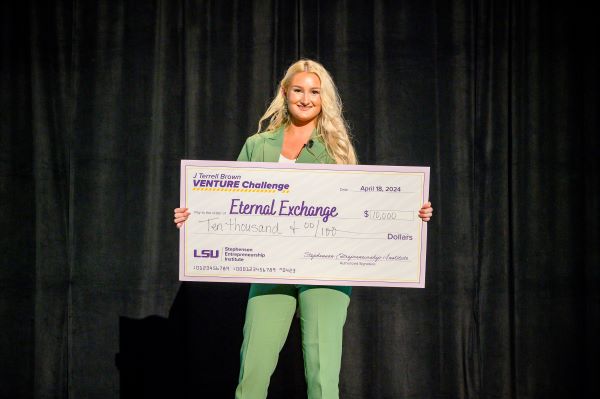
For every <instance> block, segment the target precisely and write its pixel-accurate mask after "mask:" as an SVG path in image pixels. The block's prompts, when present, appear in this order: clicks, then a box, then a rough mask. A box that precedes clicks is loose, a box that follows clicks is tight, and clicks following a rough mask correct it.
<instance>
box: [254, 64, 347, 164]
mask: <svg viewBox="0 0 600 399" xmlns="http://www.w3.org/2000/svg"><path fill="white" fill-rule="evenodd" d="M298 72H311V73H314V74H315V75H317V76H318V77H319V79H320V80H321V113H320V114H319V116H318V117H317V125H316V129H317V135H318V136H319V137H321V138H322V139H323V142H324V143H325V147H326V148H327V152H328V153H329V155H330V156H331V157H332V158H333V159H334V160H335V162H336V163H338V164H352V165H354V164H356V163H357V159H356V152H355V151H354V146H353V145H352V141H351V139H350V134H349V133H348V125H347V123H346V120H345V119H344V117H343V115H342V100H341V99H340V95H339V94H338V91H337V88H336V86H335V83H333V79H332V78H331V75H330V74H329V72H327V70H326V69H325V68H324V67H323V65H321V64H319V63H318V62H315V61H312V60H308V59H302V60H299V61H296V62H294V63H293V64H292V65H290V67H289V68H288V70H287V72H286V73H285V76H284V77H283V79H282V80H281V83H280V84H279V86H278V87H277V93H276V94H275V98H273V101H271V104H269V107H268V108H267V110H266V111H265V113H264V114H263V116H261V118H260V119H259V121H258V131H257V133H260V132H262V131H264V130H263V127H262V126H263V123H264V122H265V121H268V123H269V124H268V126H267V128H266V130H267V131H271V130H275V129H278V128H279V127H281V126H284V127H287V126H289V124H290V123H291V120H290V117H289V113H288V112H287V104H286V99H285V96H284V95H283V92H284V91H286V92H287V89H288V87H289V85H290V82H291V81H292V77H293V76H294V75H295V74H297V73H298Z"/></svg>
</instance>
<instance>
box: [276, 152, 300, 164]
mask: <svg viewBox="0 0 600 399" xmlns="http://www.w3.org/2000/svg"><path fill="white" fill-rule="evenodd" d="M279 163H296V160H295V159H289V158H286V157H284V156H283V155H281V154H279Z"/></svg>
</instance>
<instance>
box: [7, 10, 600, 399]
mask: <svg viewBox="0 0 600 399" xmlns="http://www.w3.org/2000/svg"><path fill="white" fill-rule="evenodd" d="M553 4H555V3H553V2H544V1H517V0H510V1H509V0H507V1H467V0H453V1H439V2H436V1H431V0H430V1H422V0H418V1H376V2H373V3H371V2H368V1H353V0H347V1H342V0H339V1H316V0H313V1H309V0H296V1H284V0H279V1H277V0H271V1H268V0H265V1H243V0H239V1H216V0H215V1H166V0H155V1H110V2H107V1H77V0H71V1H68V0H65V1H54V2H41V1H40V2H37V1H30V2H3V3H2V5H0V10H1V12H0V29H1V31H2V34H1V35H0V43H1V50H0V57H1V64H0V68H1V75H0V76H1V79H0V86H1V90H0V98H1V111H0V132H1V134H0V195H1V197H0V198H1V199H0V215H1V216H0V232H1V234H2V239H1V240H0V262H1V268H0V326H1V327H0V397H2V398H30V397H34V398H118V397H121V398H139V397H162V398H166V397H181V398H188V397H189V398H192V397H194V398H204V397H206V398H228V397H233V390H234V387H235V382H236V379H237V373H238V368H239V365H238V361H239V354H238V353H239V352H238V351H239V346H240V342H241V338H242V336H241V331H242V323H243V316H244V306H245V301H246V295H247V291H248V286H247V285H244V284H204V283H193V284H190V283H185V284H181V283H179V282H178V271H177V268H178V244H177V242H178V234H177V229H176V228H175V227H174V226H173V223H172V221H171V218H172V209H173V208H174V207H175V206H177V204H178V203H179V198H178V195H179V194H178V193H179V188H178V185H179V161H180V159H182V158H186V159H215V160H231V159H235V157H236V156H237V153H238V151H239V149H240V148H241V145H242V143H243V142H244V140H245V138H246V137H247V136H248V135H249V134H251V133H253V132H254V131H255V130H256V121H257V120H258V118H259V116H260V114H261V112H262V111H263V110H264V109H265V107H266V105H267V103H268V101H269V99H270V98H271V97H272V96H273V94H274V91H275V88H276V84H277V81H278V80H279V79H280V78H281V76H282V74H283V72H284V71H285V68H286V67H287V65H289V64H290V63H291V62H292V61H294V60H295V59H297V58H299V57H310V58H314V59H316V60H319V61H320V62H322V63H323V64H324V65H325V66H326V67H327V68H328V69H329V70H330V71H331V72H332V74H333V76H334V79H335V80H336V82H337V84H338V86H339V89H340V94H341V97H342V99H343V100H344V104H345V115H346V116H347V118H348V120H349V122H350V124H351V129H352V132H353V134H354V138H355V143H356V147H357V150H358V154H359V157H360V161H361V163H365V164H393V165H429V166H431V172H432V180H431V200H432V202H433V203H434V207H435V209H436V212H435V217H434V219H433V221H432V222H430V223H429V245H428V258H427V263H428V265H427V280H426V284H427V286H426V288H425V289H391V288H355V290H354V292H353V295H352V301H351V305H350V309H349V316H348V322H347V325H346V329H345V337H344V339H345V341H344V346H345V349H344V357H343V369H342V375H341V382H340V388H341V396H342V397H343V398H346V399H350V398H356V399H358V398H360V399H364V398H419V399H421V398H515V399H517V398H519V399H522V398H554V397H560V398H588V397H595V395H598V394H599V393H600V386H599V382H598V379H597V376H598V367H597V363H598V358H599V356H600V350H599V348H600V345H599V344H598V337H599V334H598V333H599V331H600V329H599V316H600V309H599V307H600V298H599V288H600V287H599V285H600V279H599V271H598V270H599V269H598V266H599V261H600V259H599V258H600V250H599V244H598V243H599V242H600V238H599V231H600V228H599V227H600V226H599V223H598V222H599V220H600V218H599V209H600V204H599V202H598V201H599V198H598V190H599V189H598V187H599V185H600V181H599V177H598V174H597V172H596V170H597V169H598V166H599V165H598V163H599V160H600V153H599V142H598V141H599V140H598V92H599V89H600V87H599V85H598V71H599V70H600V69H599V63H598V48H600V46H599V43H598V37H599V34H598V33H599V32H598V21H597V14H596V13H593V12H592V11H591V9H587V8H586V7H585V6H584V5H583V4H585V3H577V4H567V3H565V2H563V3H561V4H558V5H553ZM294 323H295V324H294V326H293V328H292V331H291V332H290V337H289V340H288V343H287V345H286V347H285V348H284V350H283V353H282V356H281V361H280V365H279V367H278V369H277V371H276V375H275V376H274V377H273V383H272V388H271V390H270V396H269V397H270V398H272V399H273V398H303V397H305V386H304V380H303V368H302V355H301V351H300V341H299V336H298V331H297V329H298V325H297V321H295V322H294ZM595 377H596V378H595Z"/></svg>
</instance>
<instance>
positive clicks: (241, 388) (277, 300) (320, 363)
mask: <svg viewBox="0 0 600 399" xmlns="http://www.w3.org/2000/svg"><path fill="white" fill-rule="evenodd" d="M350 289H351V288H350V287H320V286H295V285H274V284H252V286H251V287H250V296H249V299H248V307H247V309H246V322H245V324H244V341H243V343H242V349H241V356H240V361H241V364H240V378H239V383H238V386H237V389H236V391H235V397H236V399H265V398H266V397H267V389H268V387H269V381H270V379H271V375H272V374H273V371H274V370H275V366H276V365H277V359H278V358H279V352H280V351H281V348H282V347H283V344H284V343H285V340H286V338H287V335H288V331H289V328H290V324H291V322H292V317H293V316H294V313H295V312H296V304H298V306H299V309H300V323H301V327H302V351H303V353H304V374H305V376H306V383H307V386H308V398H309V399H337V398H338V397H339V392H338V382H339V375H340V366H341V361H342V337H343V328H344V323H345V322H346V310H347V308H348V304H349V303H350Z"/></svg>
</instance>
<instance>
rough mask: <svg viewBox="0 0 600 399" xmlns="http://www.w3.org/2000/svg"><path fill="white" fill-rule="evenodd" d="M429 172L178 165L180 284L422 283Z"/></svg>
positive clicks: (215, 163) (206, 163) (277, 165)
mask: <svg viewBox="0 0 600 399" xmlns="http://www.w3.org/2000/svg"><path fill="white" fill-rule="evenodd" d="M428 191H429V168H428V167H401V166H374V165H314V164H280V163H266V162H264V163H263V162H260V163H251V162H224V161H190V160H183V161H181V206H182V207H186V208H189V210H190V212H191V215H190V217H189V218H188V221H187V222H186V223H185V224H184V227H182V228H181V231H180V272H179V277H180V280H193V281H217V282H258V283H278V284H312V285H354V286H359V285H365V286H390V287H421V288H422V287H424V286H425V253H426V242H427V227H426V223H423V222H422V221H421V219H420V218H419V217H418V211H419V209H420V207H421V205H422V204H423V203H424V202H426V200H427V198H428V196H429V193H428Z"/></svg>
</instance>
